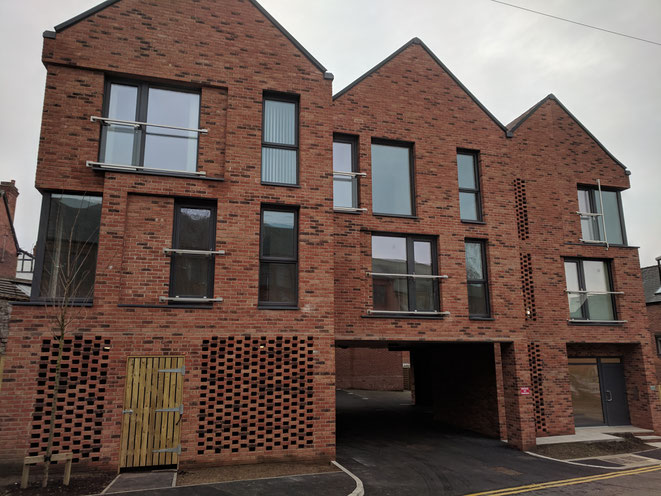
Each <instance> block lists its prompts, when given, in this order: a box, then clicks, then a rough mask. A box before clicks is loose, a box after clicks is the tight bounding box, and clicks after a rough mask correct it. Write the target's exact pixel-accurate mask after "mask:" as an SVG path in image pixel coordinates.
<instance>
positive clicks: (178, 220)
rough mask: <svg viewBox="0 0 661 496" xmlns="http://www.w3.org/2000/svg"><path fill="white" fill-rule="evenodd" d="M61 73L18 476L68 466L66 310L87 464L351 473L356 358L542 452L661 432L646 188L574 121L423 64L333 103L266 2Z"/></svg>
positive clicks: (129, 19)
mask: <svg viewBox="0 0 661 496" xmlns="http://www.w3.org/2000/svg"><path fill="white" fill-rule="evenodd" d="M43 62H44V64H45V66H46V69H47V71H48V76H47V82H46V94H45V101H44V113H43V120H42V133H41V142H40V149H39V156H38V167H37V178H36V185H37V187H38V188H39V190H40V191H41V192H42V193H43V195H44V201H43V208H42V214H41V228H40V235H39V242H38V250H37V267H36V271H35V279H34V283H33V293H32V301H31V303H30V305H26V306H21V307H16V308H15V309H14V313H13V315H12V326H11V332H10V336H9V340H8V344H7V359H6V363H5V371H4V377H3V382H2V389H1V390H0V401H2V404H3V405H11V406H9V407H6V408H4V409H3V410H2V412H0V444H1V445H2V446H3V449H2V450H1V451H0V462H4V463H7V462H16V461H20V460H21V459H22V457H23V456H25V455H27V454H37V453H41V452H43V449H44V446H45V443H46V441H47V437H48V432H47V430H48V422H47V421H48V418H49V417H50V412H51V409H52V408H53V405H52V381H53V378H54V374H55V369H54V366H53V363H54V357H56V356H57V353H58V345H57V343H56V342H55V341H54V340H53V339H52V335H51V328H52V326H53V324H52V319H51V318H49V317H52V311H53V305H52V302H53V301H59V300H61V298H62V297H63V296H65V297H68V298H69V299H70V300H72V304H73V306H72V307H71V308H73V309H77V312H78V313H77V314H76V315H77V317H78V318H77V320H76V321H75V326H74V328H72V330H71V331H72V332H71V333H70V334H69V335H68V336H67V338H66V339H65V341H64V344H63V354H64V359H63V369H62V370H63V372H64V382H63V384H62V386H61V388H60V391H61V392H62V394H60V396H59V401H58V411H57V415H56V425H55V433H56V436H55V439H56V449H57V450H58V451H72V452H73V453H74V457H75V460H76V461H78V462H83V463H94V464H97V465H98V466H107V467H113V468H117V467H120V468H125V467H142V466H154V465H158V466H162V465H172V464H176V463H178V462H181V463H211V464H212V463H216V464H220V463H244V462H254V461H261V460H273V459H284V458H291V457H294V458H299V459H312V458H320V459H328V458H332V457H333V456H334V453H335V386H336V383H335V373H336V365H335V349H336V347H339V348H343V349H345V348H346V349H357V348H371V349H383V350H391V351H397V352H410V359H411V367H412V370H413V381H412V382H413V385H412V388H413V389H414V396H415V399H416V402H417V403H418V404H421V405H424V404H427V405H431V406H432V407H433V411H434V415H435V417H436V418H438V420H441V421H445V422H451V423H454V424H456V425H459V426H461V427H466V428H469V429H472V430H475V431H478V432H482V433H484V434H486V435H491V436H501V437H506V438H507V439H508V442H510V443H511V444H512V445H514V446H517V447H519V448H528V447H530V446H533V445H534V444H535V438H536V436H539V435H548V434H566V433H571V432H573V430H574V424H575V419H576V423H577V424H578V425H580V424H581V423H629V421H630V422H631V423H633V424H634V425H638V426H642V427H648V428H654V429H655V430H657V431H659V429H661V405H659V403H658V400H657V399H656V397H655V396H654V394H653V391H652V390H651V389H650V387H649V386H650V385H651V384H653V374H654V370H653V364H652V350H651V347H650V346H649V334H648V331H647V321H646V318H645V316H644V299H643V295H642V292H641V287H640V275H639V272H638V265H637V264H638V255H637V251H636V249H635V248H632V247H629V246H627V244H626V237H625V235H624V228H623V221H622V217H621V209H620V207H619V195H618V191H619V190H622V189H625V188H628V187H629V181H628V175H627V174H628V172H627V171H626V169H625V168H624V167H623V166H622V165H621V164H620V163H619V162H618V161H617V160H616V159H615V158H614V157H613V156H612V155H610V154H609V153H608V152H607V151H606V149H605V148H604V147H603V146H602V145H601V144H600V143H599V142H598V141H597V140H596V139H595V138H594V137H593V136H592V135H591V134H590V133H589V132H588V131H587V130H586V129H585V128H584V127H583V126H582V125H581V124H580V123H579V122H578V121H577V120H576V119H575V118H574V117H573V116H572V115H571V114H570V113H569V112H568V111H567V110H566V109H565V108H564V107H563V106H562V104H560V102H559V101H557V99H555V98H554V97H553V96H549V97H547V98H545V99H544V100H543V101H542V102H540V103H539V104H538V105H536V106H535V107H534V108H532V109H530V110H529V111H528V112H526V113H525V114H524V115H523V116H522V117H521V118H520V119H518V120H517V121H515V122H514V123H512V124H511V125H510V126H504V125H502V124H501V123H500V122H499V121H498V120H497V119H496V118H495V117H494V116H493V115H492V114H490V113H489V112H488V110H486V108H484V106H483V105H482V104H480V102H479V101H478V100H477V99H476V98H475V97H474V96H473V95H472V94H471V93H470V92H469V91H468V90H467V89H466V88H465V87H464V86H463V85H462V84H461V83H460V82H459V81H458V80H457V79H456V78H455V77H454V76H453V75H452V74H451V72H450V71H449V70H448V69H447V68H446V67H445V66H443V64H442V63H441V62H440V61H439V60H438V59H437V58H436V57H435V56H434V55H433V54H432V53H431V51H429V49H428V48H427V47H426V46H425V45H424V44H423V43H422V42H421V41H419V40H418V39H414V40H411V42H409V43H407V44H406V45H405V46H403V47H402V48H401V49H400V50H398V51H397V52H396V53H395V54H393V55H392V56H391V57H389V58H388V59H386V60H385V61H383V62H382V63H381V64H379V65H378V66H377V67H375V68H374V69H372V70H371V71H369V72H368V73H366V74H365V75H364V76H363V77H361V78H360V79H359V80H357V81H356V82H355V83H353V84H351V85H350V86H349V87H347V88H345V89H344V90H342V91H340V92H339V93H337V94H336V95H335V96H332V88H331V82H332V75H331V74H330V73H328V72H327V71H326V69H325V68H324V67H323V66H322V65H321V64H320V63H319V62H318V61H316V60H315V59H314V58H313V57H312V56H311V55H310V54H309V53H308V52H307V51H306V50H305V49H304V48H303V47H302V46H300V44H298V43H297V42H296V41H295V40H294V39H293V38H292V37H291V35H289V33H287V32H286V31H285V30H284V28H282V27H281V26H280V25H279V24H278V23H277V22H276V21H275V20H274V19H273V18H271V17H270V16H269V14H268V13H266V12H265V11H264V10H263V9H262V8H261V7H260V6H259V5H258V4H257V3H256V2H254V1H252V0H198V1H175V0H166V1H163V2H158V3H148V2H142V1H139V0H110V1H107V2H104V3H103V4H101V5H100V6H99V7H97V8H95V9H92V10H90V11H88V12H86V13H83V14H81V15H80V16H78V17H76V18H74V19H72V20H70V21H68V22H65V23H63V24H61V25H59V26H56V28H55V32H46V33H45V34H44V50H43ZM579 211H580V212H582V213H581V214H580V215H579V214H577V212H579ZM606 228H607V229H608V231H609V234H608V236H609V237H608V238H606V236H605V234H606V233H605V231H606ZM618 232H619V234H617V233H618ZM567 291H568V292H567ZM568 295H569V298H568ZM568 300H569V302H568ZM595 388H596V389H595ZM609 388H610V389H609ZM609 394H610V395H611V396H612V399H613V400H614V403H613V405H616V406H617V408H613V407H611V404H610V403H611V402H610V401H609V400H608V395H609ZM600 408H601V410H600V412H601V413H600V412H597V411H596V410H599V409H600ZM595 409H596V410H595ZM599 415H601V417H600V418H599Z"/></svg>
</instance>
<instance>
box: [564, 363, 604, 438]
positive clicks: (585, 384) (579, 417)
mask: <svg viewBox="0 0 661 496" xmlns="http://www.w3.org/2000/svg"><path fill="white" fill-rule="evenodd" d="M569 384H570V388H571V399H572V403H573V406H574V424H575V425H576V427H581V426H588V425H599V424H603V423H604V413H603V410H602V407H601V390H600V388H599V373H598V371H597V365H596V364H594V365H573V364H569Z"/></svg>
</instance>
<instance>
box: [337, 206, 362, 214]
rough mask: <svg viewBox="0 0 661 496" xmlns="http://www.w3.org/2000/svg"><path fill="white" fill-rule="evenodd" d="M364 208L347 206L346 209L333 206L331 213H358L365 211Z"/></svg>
mask: <svg viewBox="0 0 661 496" xmlns="http://www.w3.org/2000/svg"><path fill="white" fill-rule="evenodd" d="M365 211H366V210H365V209H359V208H355V209H354V208H353V207H352V208H347V209H346V210H345V209H344V208H335V207H333V213H336V214H351V215H360V214H362V213H363V212H365Z"/></svg>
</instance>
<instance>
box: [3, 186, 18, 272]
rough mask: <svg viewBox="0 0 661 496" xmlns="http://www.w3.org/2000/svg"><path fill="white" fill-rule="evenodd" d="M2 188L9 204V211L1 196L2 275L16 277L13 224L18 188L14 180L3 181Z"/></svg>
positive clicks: (16, 255) (16, 254)
mask: <svg viewBox="0 0 661 496" xmlns="http://www.w3.org/2000/svg"><path fill="white" fill-rule="evenodd" d="M0 190H2V191H3V193H4V195H5V197H6V198H7V205H8V206H9V212H7V207H6V206H5V200H4V198H1V197H0V277H10V278H14V277H16V261H17V257H18V253H17V251H16V242H15V240H14V234H13V233H12V229H11V226H12V222H13V220H14V217H15V216H16V199H17V198H18V189H16V186H15V182H14V180H12V181H2V182H1V183H0Z"/></svg>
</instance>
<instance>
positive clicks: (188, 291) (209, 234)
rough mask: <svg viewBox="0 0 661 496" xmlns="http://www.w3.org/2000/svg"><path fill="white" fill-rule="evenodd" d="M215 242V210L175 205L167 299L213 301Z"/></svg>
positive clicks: (193, 205) (207, 207)
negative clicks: (208, 299) (168, 294)
mask: <svg viewBox="0 0 661 496" xmlns="http://www.w3.org/2000/svg"><path fill="white" fill-rule="evenodd" d="M215 239H216V208H215V207H213V206H206V205H200V204H187V203H176V204H175V211H174V234H173V239H172V245H173V247H172V250H170V251H171V254H170V256H171V257H172V259H171V262H170V298H181V299H182V301H185V300H186V299H193V300H194V301H197V299H199V298H213V277H214V260H215V257H214V254H215V253H216V252H214V245H215ZM170 301H173V300H170Z"/></svg>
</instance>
